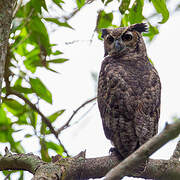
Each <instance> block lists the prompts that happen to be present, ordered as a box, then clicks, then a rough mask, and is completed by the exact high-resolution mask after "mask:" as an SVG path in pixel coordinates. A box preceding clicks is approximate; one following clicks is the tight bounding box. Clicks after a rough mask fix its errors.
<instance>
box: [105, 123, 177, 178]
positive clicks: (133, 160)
mask: <svg viewBox="0 0 180 180" xmlns="http://www.w3.org/2000/svg"><path fill="white" fill-rule="evenodd" d="M179 134H180V121H178V122H176V123H174V124H172V125H168V124H166V127H165V129H164V130H163V131H162V132H161V133H160V134H158V135H156V136H154V137H153V138H152V139H150V140H149V141H148V142H147V143H145V144H144V145H143V146H141V147H140V148H139V149H138V150H137V151H135V152H134V153H133V154H131V155H130V156H129V157H127V158H126V159H125V160H124V161H123V162H121V163H120V164H119V165H118V166H117V167H115V168H113V169H112V170H111V171H110V172H109V173H108V174H107V175H106V177H105V180H119V179H121V178H122V177H124V176H127V175H129V173H131V171H132V169H133V167H136V166H137V164H140V163H141V162H144V161H145V160H147V159H148V157H149V156H150V155H151V154H153V153H154V152H155V151H157V150H158V149H159V148H161V147H162V146H163V145H164V144H166V143H167V142H168V141H170V140H172V139H174V138H176V137H177V136H178V135H179Z"/></svg>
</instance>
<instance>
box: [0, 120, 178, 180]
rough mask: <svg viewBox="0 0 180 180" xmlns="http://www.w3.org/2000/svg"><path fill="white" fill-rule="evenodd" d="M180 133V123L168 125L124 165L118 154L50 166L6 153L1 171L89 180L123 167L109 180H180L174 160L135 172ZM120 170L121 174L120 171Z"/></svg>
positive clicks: (55, 159) (152, 163)
mask: <svg viewBox="0 0 180 180" xmlns="http://www.w3.org/2000/svg"><path fill="white" fill-rule="evenodd" d="M179 133H180V122H176V123H174V124H172V125H166V127H165V129H164V130H163V131H162V132H161V133H160V134H159V135H156V136H154V137H153V138H152V139H151V140H149V141H148V142H147V143H145V144H144V145H142V146H141V147H140V148H139V149H138V150H137V151H136V152H134V153H133V154H132V155H130V156H129V157H128V158H126V159H125V160H124V161H122V162H121V163H120V161H119V159H118V157H117V156H116V154H115V153H113V154H111V155H110V156H104V157H98V158H88V159H86V158H85V152H81V153H80V154H79V155H77V156H75V157H69V158H62V157H60V156H59V155H56V156H55V157H53V160H52V162H51V163H46V162H43V161H42V160H40V159H39V158H37V157H36V156H35V157H33V155H32V154H15V155H12V154H10V153H9V152H8V151H6V155H5V156H4V157H1V158H0V170H7V169H9V170H10V169H13V170H14V169H16V170H19V169H22V170H27V171H29V172H31V173H33V174H34V178H33V180H39V179H40V178H44V179H47V180H52V178H54V179H60V180H62V179H63V180H85V179H88V178H100V177H104V176H105V174H106V173H107V172H108V171H109V170H110V169H112V168H113V167H115V166H116V165H117V164H119V163H120V164H119V165H118V166H117V167H115V168H114V169H113V170H112V171H110V173H108V174H107V175H106V177H105V179H106V180H107V179H118V180H119V179H120V178H121V177H123V176H133V177H140V178H149V179H156V180H172V179H173V180H179V179H180V161H179V160H178V159H176V158H171V159H170V160H153V159H149V160H148V162H147V164H146V168H145V169H144V171H143V172H141V173H136V172H135V171H133V170H132V169H133V168H134V167H136V166H137V164H140V162H142V161H143V160H145V159H147V158H148V157H149V156H150V155H151V154H152V153H153V152H155V151H156V150H157V149H159V148H160V147H162V146H163V145H164V144H166V143H167V142H168V141H169V140H172V139H173V138H175V137H177V136H178V134H179ZM23 163H24V164H23ZM124 168H125V169H124ZM117 169H118V171H116V170H117ZM116 173H117V174H116Z"/></svg>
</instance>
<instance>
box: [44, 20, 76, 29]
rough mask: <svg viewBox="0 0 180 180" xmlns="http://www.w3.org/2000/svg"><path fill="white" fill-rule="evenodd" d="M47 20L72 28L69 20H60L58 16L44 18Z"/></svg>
mask: <svg viewBox="0 0 180 180" xmlns="http://www.w3.org/2000/svg"><path fill="white" fill-rule="evenodd" d="M44 19H45V20H46V21H48V22H53V23H55V24H57V25H58V26H63V27H67V28H71V29H73V28H72V26H70V25H69V24H68V23H67V22H60V21H59V20H58V19H56V18H44Z"/></svg>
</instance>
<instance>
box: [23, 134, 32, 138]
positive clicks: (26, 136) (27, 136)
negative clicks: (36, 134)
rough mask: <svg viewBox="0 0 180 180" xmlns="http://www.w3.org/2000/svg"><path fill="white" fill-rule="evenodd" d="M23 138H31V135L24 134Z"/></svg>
mask: <svg viewBox="0 0 180 180" xmlns="http://www.w3.org/2000/svg"><path fill="white" fill-rule="evenodd" d="M24 137H25V138H29V137H32V134H26V135H25V136H24Z"/></svg>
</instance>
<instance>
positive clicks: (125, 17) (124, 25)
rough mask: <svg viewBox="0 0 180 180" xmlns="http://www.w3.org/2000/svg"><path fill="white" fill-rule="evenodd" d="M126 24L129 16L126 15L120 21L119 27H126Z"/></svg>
mask: <svg viewBox="0 0 180 180" xmlns="http://www.w3.org/2000/svg"><path fill="white" fill-rule="evenodd" d="M128 23H129V15H128V14H124V16H123V17H122V19H121V27H126V26H128Z"/></svg>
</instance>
